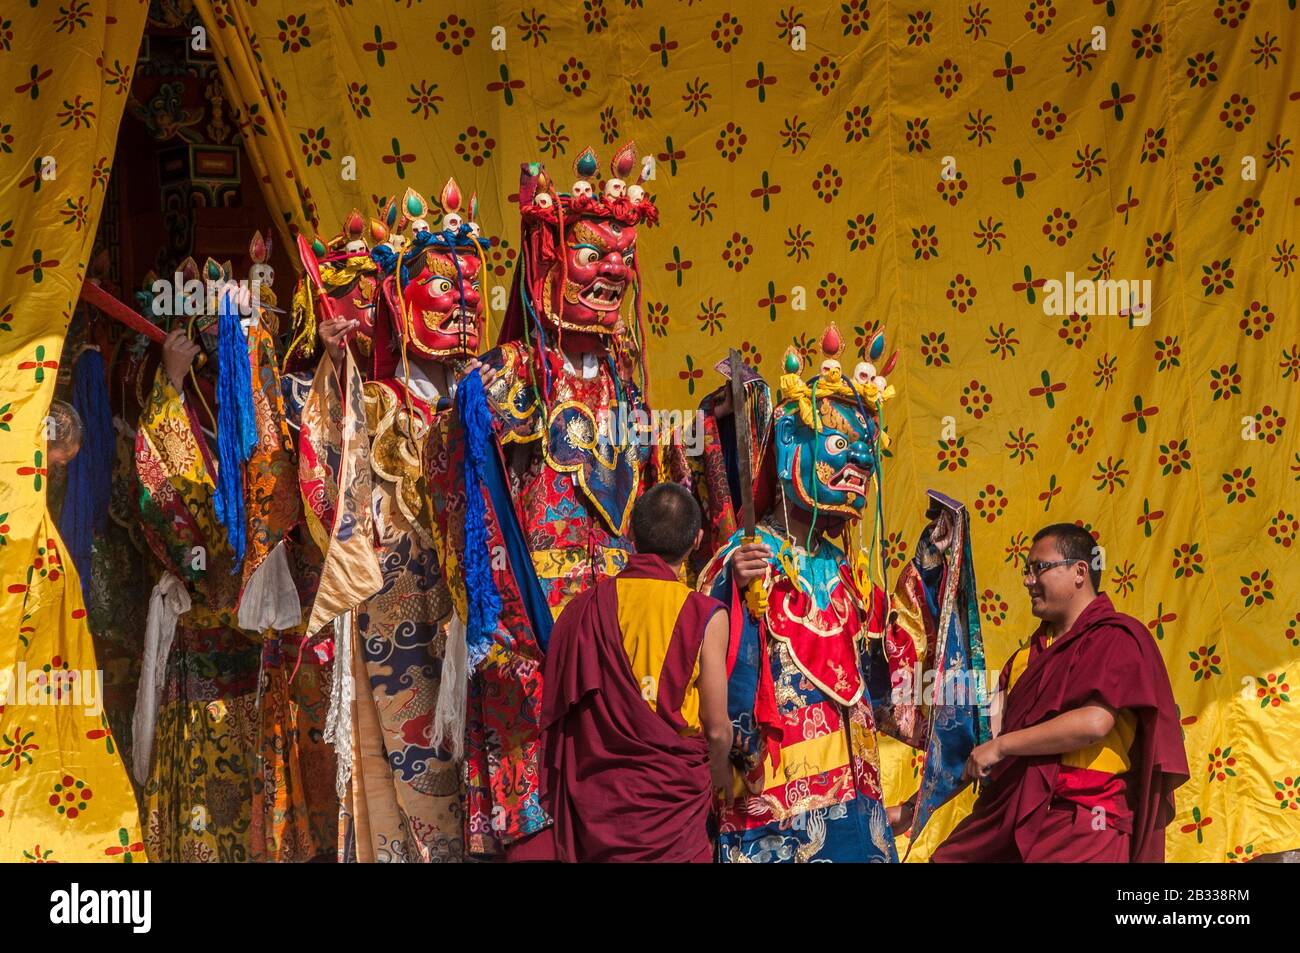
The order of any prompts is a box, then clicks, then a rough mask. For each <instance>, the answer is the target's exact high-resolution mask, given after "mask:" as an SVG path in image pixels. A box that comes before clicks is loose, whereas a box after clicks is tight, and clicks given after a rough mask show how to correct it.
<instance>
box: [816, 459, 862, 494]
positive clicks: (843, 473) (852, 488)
mask: <svg viewBox="0 0 1300 953" xmlns="http://www.w3.org/2000/svg"><path fill="white" fill-rule="evenodd" d="M869 479H870V475H869V474H868V473H867V472H866V471H865V470H863V469H861V468H860V467H856V466H854V465H853V464H851V463H846V464H845V465H844V466H842V467H840V469H839V471H838V472H837V473H836V474H835V475H834V476H833V477H831V478H830V479H829V480H827V481H826V487H827V489H830V490H839V491H840V492H842V493H856V494H858V495H859V496H866V495H867V481H868V480H869Z"/></svg>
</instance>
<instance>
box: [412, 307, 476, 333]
mask: <svg viewBox="0 0 1300 953" xmlns="http://www.w3.org/2000/svg"><path fill="white" fill-rule="evenodd" d="M422 317H423V318H424V323H425V325H426V326H427V327H430V328H433V329H434V330H435V331H437V332H438V333H439V334H460V333H461V328H462V325H463V326H464V331H465V333H466V334H474V333H475V332H476V331H477V330H478V329H477V327H476V326H475V316H474V313H473V312H472V311H467V310H466V309H465V308H453V309H452V310H451V311H449V312H447V313H446V314H441V313H439V312H437V311H426V312H424V314H423V315H422Z"/></svg>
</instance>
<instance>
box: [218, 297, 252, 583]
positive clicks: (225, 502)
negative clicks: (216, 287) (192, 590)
mask: <svg viewBox="0 0 1300 953" xmlns="http://www.w3.org/2000/svg"><path fill="white" fill-rule="evenodd" d="M218 321H219V324H218V328H217V496H216V512H217V520H218V522H220V523H221V525H222V526H224V527H225V529H226V538H227V539H228V540H229V542H230V548H231V550H232V551H233V552H234V554H235V564H234V567H233V568H232V570H231V571H232V572H239V571H240V570H241V569H242V568H243V565H244V551H245V549H246V548H247V538H246V535H245V525H244V464H245V463H247V462H248V459H249V457H251V456H252V455H253V447H255V446H256V445H257V421H256V419H255V418H254V417H253V381H252V370H251V368H250V365H249V360H248V338H247V337H246V336H245V335H244V329H243V328H242V327H241V326H240V323H239V313H238V312H237V311H236V310H235V309H234V308H232V307H231V302H230V296H229V295H226V294H223V295H222V296H221V303H220V305H219V306H218Z"/></svg>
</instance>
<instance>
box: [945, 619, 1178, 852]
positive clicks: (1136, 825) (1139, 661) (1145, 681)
mask: <svg viewBox="0 0 1300 953" xmlns="http://www.w3.org/2000/svg"><path fill="white" fill-rule="evenodd" d="M1046 632H1047V627H1046V623H1044V624H1043V625H1041V626H1039V628H1038V631H1037V632H1036V633H1035V634H1034V643H1035V645H1034V648H1033V654H1031V656H1030V658H1029V664H1028V667H1027V668H1026V669H1025V671H1024V673H1023V674H1022V675H1021V676H1020V678H1019V679H1018V680H1017V682H1016V684H1015V685H1014V686H1013V688H1012V690H1011V691H1010V692H1009V693H1008V695H1007V698H1006V710H1005V714H1004V715H1003V719H1002V731H1003V732H1004V733H1006V732H1010V731H1017V730H1019V729H1021V728H1028V727H1032V726H1033V725H1037V724H1040V723H1042V722H1044V721H1047V720H1048V719H1051V718H1054V717H1056V716H1057V715H1059V714H1062V713H1063V712H1066V711H1070V710H1072V709H1075V708H1080V707H1082V706H1083V705H1086V704H1088V703H1090V702H1103V703H1104V704H1106V705H1108V706H1110V707H1111V708H1112V709H1114V710H1115V711H1119V710H1120V709H1123V708H1127V709H1129V710H1130V711H1131V712H1132V713H1133V714H1134V716H1135V717H1136V719H1137V730H1136V734H1135V736H1134V739H1133V745H1132V747H1131V748H1130V750H1129V760H1130V762H1131V764H1132V767H1131V768H1130V770H1129V771H1128V772H1126V774H1125V775H1124V778H1125V781H1126V783H1127V786H1128V801H1129V803H1130V804H1131V805H1132V808H1133V819H1132V833H1131V835H1129V836H1128V837H1122V835H1120V834H1118V833H1117V832H1115V831H1111V830H1108V831H1104V832H1098V833H1099V834H1100V835H1101V836H1097V837H1092V836H1090V835H1092V834H1093V831H1092V827H1091V824H1090V821H1091V817H1090V815H1089V812H1088V810H1087V808H1079V809H1077V810H1076V809H1075V806H1074V805H1072V804H1063V803H1062V802H1061V801H1060V800H1059V798H1058V799H1057V800H1056V802H1055V803H1054V802H1053V795H1054V793H1056V794H1058V795H1059V794H1060V793H1062V790H1063V787H1062V785H1061V784H1060V783H1059V779H1058V775H1059V773H1060V768H1061V763H1060V756H1059V755H1037V756H1026V757H1009V758H1005V759H1003V760H1002V761H1000V762H999V763H998V764H996V765H994V767H993V770H992V773H991V775H990V777H989V778H988V780H987V782H986V783H985V785H984V788H983V790H982V791H981V792H980V796H979V798H978V799H977V800H976V802H975V809H974V811H973V812H972V813H971V814H970V816H969V817H967V818H965V819H964V820H963V821H962V822H961V823H960V824H958V825H957V827H956V828H955V829H954V830H953V832H952V834H950V835H949V836H948V839H947V840H946V841H944V843H943V844H942V845H940V847H939V848H938V850H936V851H935V853H934V855H933V857H932V858H931V859H932V860H934V861H937V862H963V861H1002V862H1019V861H1048V862H1062V863H1074V862H1082V861H1088V860H1102V859H1110V860H1121V861H1132V862H1135V863H1150V862H1155V863H1159V862H1162V861H1163V860H1164V857H1165V827H1166V826H1167V825H1168V824H1169V822H1170V820H1172V819H1173V816H1174V789H1175V788H1177V787H1178V786H1179V785H1180V784H1182V783H1183V782H1185V781H1186V780H1187V778H1188V773H1187V755H1186V753H1185V752H1184V750H1183V742H1182V732H1181V731H1180V730H1179V726H1178V717H1177V708H1176V707H1175V705H1174V695H1173V690H1172V689H1171V688H1170V686H1169V675H1168V673H1167V672H1166V671H1165V665H1164V660H1163V659H1162V658H1161V657H1160V653H1159V651H1158V650H1157V649H1156V644H1155V642H1154V641H1153V640H1152V638H1151V635H1150V634H1149V633H1148V632H1147V630H1146V628H1145V627H1144V626H1143V625H1142V623H1140V622H1138V621H1137V620H1136V619H1134V618H1133V617H1132V616H1128V615H1124V614H1123V613H1121V612H1118V611H1116V609H1115V607H1114V605H1112V604H1111V601H1110V597H1109V596H1106V595H1099V596H1097V598H1095V599H1094V600H1093V601H1092V602H1091V603H1089V604H1088V607H1087V608H1086V609H1084V610H1083V612H1082V613H1081V614H1080V616H1079V618H1078V619H1077V620H1075V623H1074V625H1073V626H1072V627H1071V628H1070V631H1069V632H1067V633H1066V634H1065V635H1063V636H1062V637H1060V638H1058V639H1056V640H1054V641H1053V643H1052V645H1051V646H1050V647H1046V645H1045V636H1046ZM1080 811H1081V812H1082V813H1080ZM1117 839H1120V840H1122V841H1127V842H1128V850H1127V852H1126V853H1127V856H1111V855H1112V854H1113V845H1114V844H1116V843H1117ZM1103 845H1104V846H1103Z"/></svg>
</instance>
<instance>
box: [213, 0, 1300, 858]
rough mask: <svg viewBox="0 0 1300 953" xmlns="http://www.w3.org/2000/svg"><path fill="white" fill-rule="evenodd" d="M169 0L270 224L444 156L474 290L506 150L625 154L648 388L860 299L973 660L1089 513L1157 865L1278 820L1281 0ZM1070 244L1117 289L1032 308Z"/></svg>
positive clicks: (1288, 520) (1292, 17)
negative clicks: (1058, 531) (970, 593)
mask: <svg viewBox="0 0 1300 953" xmlns="http://www.w3.org/2000/svg"><path fill="white" fill-rule="evenodd" d="M199 5H200V8H201V10H202V12H203V15H204V18H205V21H206V22H207V23H208V25H209V27H210V29H212V31H213V34H214V43H215V46H216V48H217V49H218V50H219V51H220V53H221V54H222V62H223V69H224V70H225V71H226V78H227V82H228V84H230V85H231V86H232V87H233V89H234V90H235V91H237V92H236V95H234V96H233V97H232V98H233V99H234V100H235V101H236V102H239V103H240V104H241V105H242V108H243V115H242V116H241V128H243V129H244V130H245V133H246V135H247V136H248V137H249V139H250V142H251V145H250V148H251V149H252V151H253V156H254V162H255V164H256V165H258V167H259V169H258V170H259V173H260V174H261V175H262V176H263V177H264V180H265V181H267V182H268V183H269V184H270V185H272V186H273V193H272V194H274V195H275V196H278V197H282V196H284V195H285V194H288V195H289V196H290V197H289V198H282V199H281V201H280V203H279V204H280V208H281V209H282V210H283V211H284V213H285V215H286V219H285V221H286V222H292V223H294V224H297V225H300V226H301V225H303V224H305V223H306V222H310V223H311V225H312V226H316V225H317V223H319V230H320V231H322V232H325V233H327V234H332V233H333V232H334V231H336V230H337V227H338V224H339V222H340V221H341V219H342V217H343V215H344V214H345V213H346V212H347V211H348V209H349V208H351V207H352V206H354V205H356V206H360V207H362V208H364V209H367V210H369V209H370V208H372V207H373V202H374V199H375V198H377V197H379V196H384V195H388V194H392V193H393V192H395V191H400V190H402V189H404V188H405V187H407V186H414V187H416V188H417V189H419V190H420V191H422V192H424V193H425V194H426V195H429V196H433V195H435V194H436V193H437V191H438V189H439V188H440V187H441V185H442V183H443V181H444V180H445V179H446V177H447V176H448V175H449V174H454V175H455V176H456V177H457V178H458V179H459V181H460V183H461V185H462V187H463V188H465V189H466V190H473V189H477V190H478V192H479V195H480V197H481V199H482V212H481V215H480V220H481V222H482V223H483V225H484V228H485V230H486V231H487V232H488V233H490V234H496V235H500V236H503V237H504V238H505V239H506V241H507V243H508V248H507V250H506V251H505V252H504V253H502V254H500V255H499V260H498V262H497V267H496V268H495V269H494V278H493V281H495V282H497V283H499V284H501V285H502V286H504V285H505V283H506V282H507V280H508V267H507V266H508V262H509V260H510V259H511V258H512V257H513V251H512V249H513V247H514V245H515V243H516V242H517V228H518V226H517V216H516V215H514V214H513V213H512V212H511V210H510V208H511V207H510V205H509V204H508V203H507V201H506V197H507V196H508V195H509V194H510V193H512V192H514V191H515V188H516V182H517V170H518V164H519V163H520V162H521V161H526V160H530V159H535V158H542V159H544V160H545V161H546V162H547V163H548V166H549V167H550V168H552V169H553V170H554V171H555V172H556V174H557V175H556V177H557V179H558V180H559V183H560V185H561V187H567V181H568V179H569V175H568V172H567V170H568V168H569V166H570V164H571V162H572V160H573V157H574V156H575V155H576V154H577V153H578V152H579V151H580V150H581V148H582V147H583V146H584V145H587V144H592V145H595V146H596V147H597V148H598V149H600V150H601V151H602V153H603V154H604V155H605V156H607V155H608V154H609V153H610V152H612V150H613V148H614V146H615V145H616V144H617V143H620V142H622V141H623V140H625V139H628V138H632V139H635V140H636V141H637V142H638V143H639V144H640V146H641V147H642V148H643V149H645V150H647V151H648V152H650V153H651V154H652V155H654V156H656V159H657V161H656V177H655V179H654V180H653V182H651V183H650V190H651V192H652V193H653V194H654V195H655V196H656V198H657V201H658V204H659V207H660V209H661V210H662V217H663V225H662V227H661V228H659V229H656V230H653V231H647V232H646V234H645V236H644V238H643V240H642V242H641V257H642V261H643V262H644V267H645V273H644V279H645V295H646V301H647V312H648V319H649V326H650V330H651V332H652V338H651V361H652V375H653V386H652V390H651V396H652V398H653V400H654V402H655V403H656V404H657V405H658V406H661V407H666V408H667V407H680V406H691V405H693V403H694V401H695V400H697V399H698V398H699V397H700V396H701V394H702V392H703V391H705V390H707V389H711V388H712V387H713V386H715V385H716V383H717V382H718V381H717V378H716V376H715V375H714V374H713V372H712V370H711V368H712V365H713V364H714V363H715V362H716V361H717V360H718V359H719V358H720V357H721V356H722V355H723V354H724V353H725V349H726V348H727V347H728V346H731V345H740V346H741V347H742V348H743V349H744V350H745V351H746V353H747V354H748V355H750V357H751V359H752V360H753V361H754V362H756V363H758V364H759V365H760V367H761V368H762V370H763V371H764V372H765V373H766V375H767V376H768V377H769V379H774V378H775V376H776V373H777V366H778V362H779V360H780V357H781V354H782V352H783V351H784V349H785V348H786V346H787V345H789V344H791V343H794V344H796V345H797V346H801V347H806V346H807V345H808V344H809V343H811V342H814V341H815V340H816V339H817V337H818V335H819V333H820V330H821V329H822V327H823V326H824V325H825V323H826V322H827V321H828V320H830V319H834V320H836V321H837V322H838V323H839V324H840V327H841V328H842V329H843V330H844V331H845V332H846V335H847V337H848V339H849V341H850V345H851V347H853V348H857V347H860V346H861V342H862V340H863V339H864V337H865V336H866V334H867V333H868V331H869V330H870V328H871V327H873V326H874V325H875V324H881V325H883V326H884V327H885V329H886V330H887V332H888V333H889V335H890V338H891V340H892V342H893V345H895V346H898V347H899V348H901V349H902V359H901V364H900V367H899V370H898V371H896V372H895V373H894V375H893V381H894V383H896V384H897V385H898V386H899V389H900V391H901V397H900V398H899V399H898V400H896V401H894V402H893V403H892V404H890V405H888V409H887V418H888V425H889V429H890V431H891V432H892V434H893V436H894V438H895V443H894V447H895V452H894V455H893V456H892V458H891V459H890V460H889V461H888V464H887V469H886V473H887V515H888V518H889V539H890V544H891V549H892V551H893V552H894V554H895V556H896V558H897V559H898V560H901V559H903V558H906V552H905V550H906V548H907V547H908V546H909V545H910V541H912V540H913V539H914V538H915V536H916V533H917V532H918V530H919V529H920V526H921V511H922V509H923V506H922V491H923V490H924V489H925V488H926V487H930V486H933V487H937V488H939V489H942V490H944V491H945V492H947V493H949V494H952V495H953V496H956V497H958V498H960V499H962V500H964V501H966V503H967V504H968V505H969V506H970V507H971V509H972V513H973V518H974V530H973V532H974V551H975V557H976V565H977V571H978V574H979V579H980V582H981V587H982V588H983V589H984V590H985V600H984V603H985V605H984V610H983V611H984V620H985V624H986V639H987V644H988V656H989V660H990V663H991V664H993V665H999V664H1001V662H1002V661H1003V660H1004V659H1005V658H1006V657H1007V655H1008V654H1009V653H1010V651H1011V650H1012V649H1013V647H1014V646H1015V645H1016V644H1018V642H1019V641H1020V640H1021V639H1023V638H1024V637H1025V636H1026V635H1027V634H1028V632H1029V629H1030V620H1029V618H1028V617H1027V613H1026V611H1025V603H1024V598H1023V596H1022V595H1021V594H1020V593H1019V591H1018V590H1019V585H1020V577H1019V573H1018V570H1017V568H1016V562H1017V560H1016V557H1017V556H1018V555H1019V554H1020V553H1022V552H1023V550H1024V549H1025V547H1026V545H1027V544H1026V540H1027V537H1028V536H1029V535H1031V534H1032V533H1033V532H1034V530H1035V529H1037V528H1038V527H1039V526H1041V525H1042V524H1044V523H1046V522H1049V521H1056V520H1080V521H1083V522H1085V523H1086V524H1087V525H1089V526H1090V527H1091V528H1092V530H1093V531H1094V532H1095V533H1096V534H1097V536H1098V539H1099V541H1100V544H1101V545H1102V546H1103V547H1104V549H1105V554H1106V563H1107V564H1106V569H1105V588H1106V589H1107V590H1108V591H1109V592H1110V593H1111V594H1112V596H1113V597H1114V598H1115V599H1116V601H1117V603H1118V604H1119V605H1120V607H1121V608H1122V609H1124V610H1126V611H1128V612H1131V613H1132V614H1134V615H1135V616H1137V617H1138V618H1139V619H1141V620H1142V621H1144V622H1147V623H1148V624H1149V627H1150V628H1151V630H1152V632H1153V634H1154V635H1155V636H1156V637H1157V639H1158V640H1159V644H1160V648H1161V650H1162V652H1163V653H1164V655H1165V658H1166V660H1167V662H1168V664H1169V669H1170V673H1171V677H1172V680H1173V684H1174V689H1175V692H1176V694H1177V697H1178V700H1179V703H1180V708H1181V716H1182V718H1183V721H1184V727H1185V738H1186V743H1187V751H1188V760H1189V762H1190V765H1191V771H1192V780H1191V782H1190V783H1189V784H1187V785H1186V786H1185V787H1183V788H1182V789H1181V791H1180V792H1179V797H1178V808H1179V813H1178V817H1177V819H1176V820H1175V822H1174V824H1173V825H1172V826H1171V827H1170V829H1169V837H1168V839H1169V851H1168V853H1169V857H1170V858H1171V859H1176V860H1208V861H1224V860H1242V859H1249V858H1251V857H1253V856H1257V855H1259V854H1260V853H1263V852H1268V851H1275V850H1281V849H1286V848H1293V847H1297V846H1300V790H1298V788H1300V742H1298V741H1297V739H1298V738H1300V698H1295V697H1294V695H1293V694H1292V693H1290V691H1289V688H1281V687H1278V686H1283V685H1287V684H1289V681H1290V680H1296V679H1300V603H1297V601H1296V592H1300V568H1297V563H1296V560H1295V558H1294V553H1295V551H1296V546H1297V544H1296V531H1297V522H1296V512H1297V511H1298V510H1300V502H1297V493H1296V490H1297V485H1296V481H1297V480H1300V453H1297V449H1296V440H1295V432H1296V428H1297V426H1300V421H1298V420H1297V417H1300V399H1298V398H1300V357H1298V356H1297V355H1298V351H1300V333H1297V329H1296V320H1295V306H1296V303H1297V300H1300V295H1298V294H1297V282H1298V281H1300V279H1297V278H1296V276H1295V274H1294V272H1295V269H1296V264H1297V259H1296V251H1295V249H1296V239H1297V227H1296V226H1297V213H1296V194H1297V189H1296V176H1295V173H1294V169H1293V162H1294V161H1295V156H1294V150H1295V145H1294V143H1293V142H1292V140H1291V136H1290V135H1289V134H1288V132H1287V130H1288V129H1290V130H1292V131H1294V130H1295V129H1296V128H1300V124H1298V122H1297V119H1298V118H1300V105H1297V88H1296V86H1295V80H1294V77H1295V75H1296V71H1295V59H1296V56H1297V49H1296V47H1297V45H1300V14H1297V12H1296V11H1295V3H1294V2H1293V0H1285V2H1276V3H1269V4H1264V3H1249V4H1248V3H1246V2H1244V0H1222V2H1211V0H1196V2H1191V0H1184V2H1178V0H1169V2H1130V0H1112V2H1104V0H1096V2H1093V3H1084V2H1081V0H1080V2H1070V3H1066V2H1061V0H1056V2H1053V0H1015V2H989V3H971V4H967V3H964V2H963V3H961V4H952V3H944V4H937V3H926V2H916V3H908V4H898V3H886V2H880V0H845V2H843V3H834V4H793V5H785V4H781V3H776V2H766V0H764V2H757V3H754V2H751V3H744V4H740V3H730V2H716V0H706V2H698V3H689V2H688V3H682V2H670V0H584V2H583V3H581V4H576V3H575V4H561V3H553V2H546V0H537V2H535V3H525V4H522V5H521V4H517V3H502V2H488V3H476V4H469V3H452V2H445V0H437V2H432V0H431V2H429V3H423V4H414V5H413V4H410V3H407V4H405V5H403V4H400V3H399V4H392V3H364V2H360V0H358V2H356V3H355V4H345V5H340V4H339V3H336V2H332V0H298V2H289V3H286V4H274V5H272V4H261V5H258V6H254V7H245V6H244V5H242V4H234V3H230V2H227V0H200V3H199ZM494 38H495V39H497V40H499V39H501V38H504V41H505V43H504V48H500V43H499V42H498V43H497V44H496V45H494ZM1102 40H1104V43H1103V42H1101V41H1102ZM799 45H802V47H803V48H802V49H795V48H794V47H795V46H799ZM1095 46H1104V49H1101V48H1095ZM1288 77H1290V79H1289V80H1288ZM1288 84H1289V85H1288ZM945 156H950V157H952V165H951V167H950V172H949V174H948V176H947V177H946V178H945V177H944V175H943V159H944V157H945ZM1246 160H1251V161H1252V162H1253V177H1251V178H1245V177H1243V169H1244V166H1243V162H1245V161H1246ZM349 163H354V164H355V165H354V168H355V178H348V177H347V176H348V174H349V169H350V168H351V166H350V164H349ZM1229 269H1230V270H1231V271H1230V273H1229ZM1067 272H1073V273H1074V274H1075V275H1076V276H1078V278H1080V279H1092V278H1095V277H1098V276H1101V277H1110V278H1114V279H1132V280H1142V279H1149V280H1150V281H1151V283H1152V298H1151V302H1150V305H1149V307H1148V308H1147V309H1146V311H1145V312H1144V314H1143V315H1140V316H1139V317H1138V320H1137V321H1136V322H1135V323H1134V324H1135V326H1133V327H1130V325H1129V322H1128V321H1127V320H1126V319H1125V318H1123V317H1116V316H1100V315H1098V316H1092V317H1083V318H1079V317H1071V316H1069V315H1066V316H1064V317H1061V316H1051V315H1048V314H1046V313H1045V312H1044V308H1043V299H1044V293H1045V291H1046V290H1047V289H1046V288H1045V287H1044V286H1043V282H1044V281H1045V280H1048V279H1055V280H1058V281H1063V280H1065V279H1066V273H1067ZM1244 435H1253V436H1254V437H1255V438H1256V439H1250V440H1247V439H1244ZM909 780H910V766H909V764H908V763H907V761H906V760H905V759H903V760H900V761H899V762H898V763H897V764H896V765H895V776H894V781H895V785H896V786H897V785H903V784H906V783H907V782H908V781H909ZM912 783H914V782H912Z"/></svg>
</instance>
